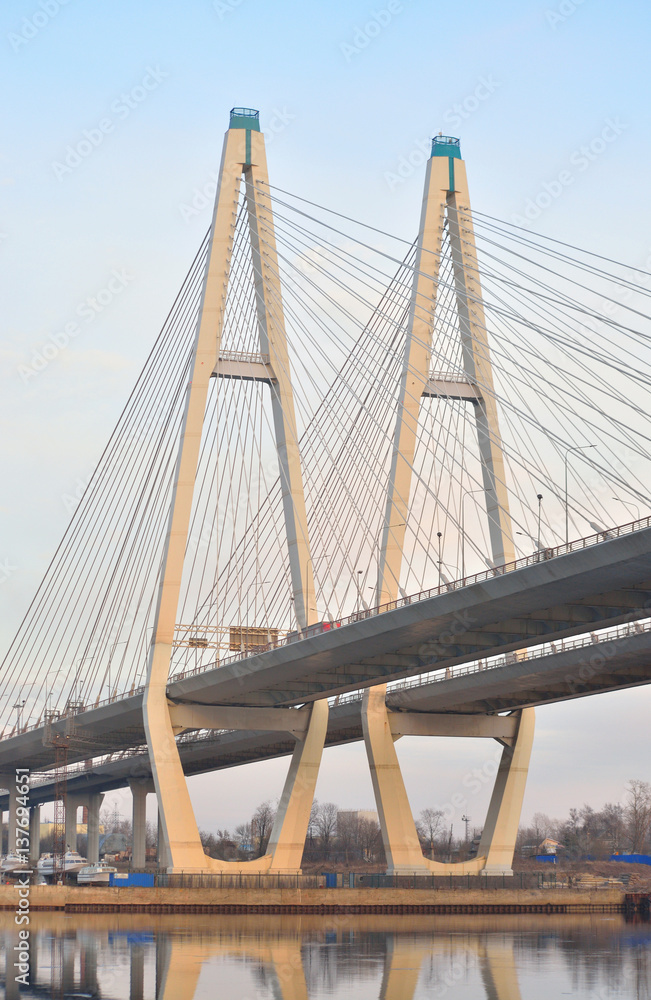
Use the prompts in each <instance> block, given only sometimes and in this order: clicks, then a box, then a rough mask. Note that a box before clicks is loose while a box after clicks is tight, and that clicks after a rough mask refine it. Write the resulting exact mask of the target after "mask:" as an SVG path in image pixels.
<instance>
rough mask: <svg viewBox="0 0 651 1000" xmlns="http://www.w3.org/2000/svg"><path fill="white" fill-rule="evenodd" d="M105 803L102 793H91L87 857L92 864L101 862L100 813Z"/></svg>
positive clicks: (87, 828)
mask: <svg viewBox="0 0 651 1000" xmlns="http://www.w3.org/2000/svg"><path fill="white" fill-rule="evenodd" d="M103 801H104V796H103V794H102V793H101V792H91V794H90V795H89V796H88V826H87V827H86V830H87V833H88V837H87V844H86V857H87V858H88V860H89V861H90V863H91V864H97V862H98V861H99V811H100V809H101V808H102V802H103Z"/></svg>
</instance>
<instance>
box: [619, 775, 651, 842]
mask: <svg viewBox="0 0 651 1000" xmlns="http://www.w3.org/2000/svg"><path fill="white" fill-rule="evenodd" d="M627 794H628V803H627V805H626V809H625V816H626V821H627V826H628V836H629V840H630V843H631V851H632V852H633V854H640V853H642V851H643V850H644V845H645V842H646V839H647V836H648V834H649V827H650V826H651V785H649V783H648V781H640V779H639V778H633V779H631V781H629V782H627Z"/></svg>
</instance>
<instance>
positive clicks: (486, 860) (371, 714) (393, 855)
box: [362, 685, 535, 875]
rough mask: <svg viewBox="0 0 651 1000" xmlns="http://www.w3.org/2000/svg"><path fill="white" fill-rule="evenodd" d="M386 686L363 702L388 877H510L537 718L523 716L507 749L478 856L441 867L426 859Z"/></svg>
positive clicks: (525, 713)
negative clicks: (406, 874)
mask: <svg viewBox="0 0 651 1000" xmlns="http://www.w3.org/2000/svg"><path fill="white" fill-rule="evenodd" d="M385 695H386V686H385V685H383V686H382V687H374V688H370V689H368V690H367V691H366V692H365V694H364V700H363V702H362V728H363V731H364V743H365V744H366V752H367V755H368V760H369V766H370V769H371V780H372V782H373V791H374V793H375V801H376V803H377V811H378V816H379V820H380V829H381V831H382V842H383V844H384V851H385V854H386V858H387V865H388V868H387V871H388V873H389V874H394V873H395V874H400V873H401V872H414V873H421V874H442V875H445V874H457V875H465V874H476V873H478V872H480V871H483V872H485V873H486V874H498V873H499V874H512V869H511V865H512V862H513V851H514V849H515V839H516V836H517V832H518V824H519V822H520V812H521V810H522V799H523V797H524V789H525V784H526V780H527V771H528V768H529V758H530V756H531V746H532V743H533V732H534V720H535V714H534V710H533V709H532V708H527V709H522V710H521V711H520V712H519V713H518V714H519V724H518V731H517V735H516V736H515V738H514V740H513V744H512V746H511V745H509V746H507V745H505V746H504V750H503V752H502V759H501V762H500V766H499V769H498V773H497V778H496V781H495V787H494V790H493V795H492V798H491V802H490V806H489V809H488V816H487V820H486V824H485V827H484V833H483V835H482V840H481V844H480V848H479V851H478V855H477V857H476V858H473V859H471V860H469V861H462V862H458V863H456V864H443V863H441V862H438V861H430V860H428V859H427V858H425V857H424V855H423V851H422V848H421V846H420V840H419V838H418V834H417V832H416V824H415V823H414V818H413V815H412V812H411V806H410V805H409V799H408V797H407V790H406V788H405V784H404V781H403V777H402V772H401V771H400V763H399V761H398V757H397V754H396V751H395V746H394V741H395V738H394V736H393V735H392V733H391V727H390V724H389V716H388V712H387V708H386V698H385Z"/></svg>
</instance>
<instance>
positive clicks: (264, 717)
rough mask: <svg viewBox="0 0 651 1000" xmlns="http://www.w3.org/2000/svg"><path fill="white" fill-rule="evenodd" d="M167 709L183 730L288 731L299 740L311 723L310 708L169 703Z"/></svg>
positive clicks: (176, 724) (175, 724)
mask: <svg viewBox="0 0 651 1000" xmlns="http://www.w3.org/2000/svg"><path fill="white" fill-rule="evenodd" d="M169 711H170V719H171V720H172V725H173V726H180V727H181V728H183V729H224V730H252V731H258V732H287V733H292V734H293V735H294V736H296V738H297V739H302V738H303V737H304V736H305V733H306V732H307V728H308V726H309V724H310V709H309V708H303V709H301V708H273V709H269V708H240V707H238V706H231V705H226V706H224V705H203V704H201V703H200V702H195V703H192V704H190V703H187V702H176V703H172V704H170V709H169Z"/></svg>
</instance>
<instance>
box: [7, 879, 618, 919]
mask: <svg viewBox="0 0 651 1000" xmlns="http://www.w3.org/2000/svg"><path fill="white" fill-rule="evenodd" d="M17 902H18V895H17V890H16V889H15V888H14V887H13V886H8V885H5V886H0V909H2V910H15V909H16V905H17ZM625 902H626V893H625V892H624V890H623V889H622V888H617V887H607V888H599V889H597V888H593V889H569V888H565V889H553V888H549V889H509V888H505V889H482V890H477V889H465V888H458V889H416V890H414V889H408V888H405V889H370V888H355V889H347V888H346V889H321V888H319V889H302V888H281V889H255V888H242V889H240V888H223V889H221V888H205V889H186V888H166V887H155V888H137V887H128V888H119V887H110V886H82V887H80V886H66V885H63V886H54V885H37V886H32V887H31V889H30V892H29V908H30V911H38V910H63V911H65V912H67V913H115V912H124V913H351V914H353V913H370V914H373V913H377V914H382V913H606V912H608V913H618V912H623V911H624V909H625Z"/></svg>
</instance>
